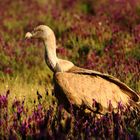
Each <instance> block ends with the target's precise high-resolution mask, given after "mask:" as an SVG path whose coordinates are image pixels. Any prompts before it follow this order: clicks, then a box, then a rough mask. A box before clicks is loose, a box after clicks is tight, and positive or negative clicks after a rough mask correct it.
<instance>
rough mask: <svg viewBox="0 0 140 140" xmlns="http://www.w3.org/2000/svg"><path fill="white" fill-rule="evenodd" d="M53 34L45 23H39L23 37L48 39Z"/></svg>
mask: <svg viewBox="0 0 140 140" xmlns="http://www.w3.org/2000/svg"><path fill="white" fill-rule="evenodd" d="M53 36H54V33H53V31H52V29H51V28H50V27H48V26H46V25H39V26H37V27H36V28H34V30H33V31H32V32H27V33H26V35H25V38H27V39H29V38H35V39H41V40H48V39H49V38H52V37H53Z"/></svg>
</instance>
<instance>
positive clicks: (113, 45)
mask: <svg viewBox="0 0 140 140" xmlns="http://www.w3.org/2000/svg"><path fill="white" fill-rule="evenodd" d="M0 7H1V8H0V26H1V27H0V85H1V86H0V139H25V138H26V139H58V138H59V139H92V138H94V137H95V138H97V139H100V138H101V139H140V114H139V110H137V109H135V111H134V110H133V109H132V108H131V106H130V107H129V108H127V109H126V110H124V107H123V105H122V104H121V103H118V110H117V112H113V110H112V108H111V102H110V104H109V111H110V113H108V114H106V115H104V116H102V117H101V118H97V117H94V115H93V114H89V115H83V114H82V113H83V112H82V111H81V110H77V112H74V111H73V109H72V108H71V113H70V114H68V113H66V112H65V111H64V109H63V106H57V103H56V102H55V101H53V102H52V100H51V99H52V98H53V96H52V94H53V93H52V84H53V82H52V81H53V80H52V73H51V72H50V71H49V70H48V68H47V66H46V64H45V61H44V48H43V47H42V46H43V45H42V44H41V43H39V42H32V40H31V41H26V40H25V39H24V35H25V33H26V32H27V31H30V30H32V28H33V27H35V26H36V25H39V24H46V25H48V26H50V27H51V28H52V29H53V30H54V32H55V34H56V37H57V46H58V48H57V53H58V55H59V57H62V58H65V59H68V60H70V61H72V62H73V63H75V64H76V65H78V66H80V67H84V68H88V69H93V70H97V71H100V72H104V73H109V74H111V75H114V76H115V77H117V78H119V79H120V80H121V81H123V82H125V83H126V84H127V85H128V86H130V87H131V88H132V89H134V90H136V91H138V92H140V55H139V54H140V2H139V1H138V0H101V1H92V0H53V1H45V0H30V1H29V0H24V1H23V0H18V1H17V0H12V1H11V0H4V1H3V2H1V3H0ZM19 81H20V82H19ZM19 85H20V86H19ZM50 85H51V86H50ZM33 87H34V88H33ZM39 87H42V89H43V90H42V91H45V94H41V93H43V92H41V93H40V92H39ZM5 91H7V92H6V94H3V93H5ZM37 91H38V92H37ZM36 92H37V97H36V95H35V94H34V93H36ZM29 93H30V94H29ZM15 97H16V98H15ZM19 97H20V99H19ZM11 98H12V99H13V98H14V100H12V99H11ZM34 100H35V101H34ZM36 100H37V101H36ZM27 101H28V102H27ZM93 107H94V101H93Z"/></svg>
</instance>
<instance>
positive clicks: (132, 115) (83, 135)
mask: <svg viewBox="0 0 140 140" xmlns="http://www.w3.org/2000/svg"><path fill="white" fill-rule="evenodd" d="M46 96H47V95H46ZM4 98H5V99H4ZM41 100H42V99H41ZM7 101H8V96H7V95H4V96H1V97H0V103H1V102H3V104H5V105H6V104H7ZM55 104H56V103H52V105H50V106H49V108H46V107H45V106H43V104H37V105H35V106H34V110H33V112H32V113H31V114H30V115H29V114H28V111H27V109H26V108H25V107H24V101H23V102H21V101H19V100H16V99H15V101H14V102H13V105H12V113H11V114H10V115H9V114H8V110H7V106H0V114H1V117H0V137H1V139H19V138H20V139H91V138H97V139H98V138H101V139H139V138H140V133H139V131H140V117H139V115H140V114H139V113H140V112H139V110H138V108H135V109H133V108H131V106H130V107H128V108H127V109H126V108H125V107H124V106H123V105H122V104H121V103H119V104H118V108H117V109H116V110H115V112H114V111H113V109H111V108H110V106H111V102H110V104H109V112H110V113H107V114H105V115H102V116H100V117H99V116H98V117H96V116H95V114H94V113H91V114H87V115H86V114H85V115H83V111H82V110H77V111H76V112H75V113H74V114H73V113H72V112H73V107H71V114H68V113H67V112H66V111H65V110H64V109H63V106H62V105H60V106H56V105H55ZM25 116H26V117H25Z"/></svg>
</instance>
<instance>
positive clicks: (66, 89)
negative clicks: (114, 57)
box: [26, 25, 139, 113]
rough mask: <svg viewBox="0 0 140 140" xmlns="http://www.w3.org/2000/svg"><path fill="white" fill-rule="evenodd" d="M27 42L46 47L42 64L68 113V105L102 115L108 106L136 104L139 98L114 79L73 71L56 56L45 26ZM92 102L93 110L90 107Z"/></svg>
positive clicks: (71, 65) (73, 69)
mask: <svg viewBox="0 0 140 140" xmlns="http://www.w3.org/2000/svg"><path fill="white" fill-rule="evenodd" d="M26 37H27V38H41V39H42V41H43V43H44V46H45V60H46V63H47V64H48V66H49V67H50V69H51V70H52V71H53V72H54V80H55V90H56V92H55V95H56V97H57V99H58V101H59V103H62V104H64V107H65V108H66V109H67V110H68V108H69V107H70V104H72V105H74V106H76V107H78V108H80V107H81V106H85V108H86V109H88V110H90V111H96V112H100V113H105V112H107V110H108V106H109V102H111V104H112V106H113V108H117V106H118V103H119V102H121V103H122V104H123V105H124V106H128V105H130V103H134V104H137V103H136V102H139V96H138V94H137V93H136V92H135V91H133V90H132V89H131V88H129V87H128V86H127V85H126V84H124V83H122V82H121V81H120V80H118V79H117V78H115V77H113V76H110V75H108V74H103V73H100V72H97V71H92V70H87V69H82V68H79V67H76V66H75V65H74V64H73V63H72V62H70V61H67V60H62V59H59V58H57V56H56V40H55V35H54V33H53V31H52V30H51V29H50V28H49V27H48V26H45V25H40V26H38V27H37V28H35V29H34V31H33V33H32V34H31V33H27V34H26ZM93 99H94V100H95V101H96V103H97V106H96V108H95V107H93Z"/></svg>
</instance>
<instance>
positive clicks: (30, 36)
mask: <svg viewBox="0 0 140 140" xmlns="http://www.w3.org/2000/svg"><path fill="white" fill-rule="evenodd" d="M32 37H33V35H32V33H30V32H27V33H26V34H25V39H30V38H32Z"/></svg>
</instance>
